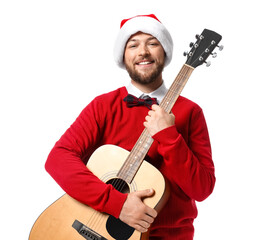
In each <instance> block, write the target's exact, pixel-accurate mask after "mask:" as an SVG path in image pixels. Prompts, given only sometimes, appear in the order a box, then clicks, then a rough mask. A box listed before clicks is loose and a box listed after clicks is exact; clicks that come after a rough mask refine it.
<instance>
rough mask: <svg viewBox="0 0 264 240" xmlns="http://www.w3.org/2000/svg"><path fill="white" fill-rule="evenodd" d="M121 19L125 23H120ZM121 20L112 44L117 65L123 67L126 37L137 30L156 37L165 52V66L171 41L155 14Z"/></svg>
mask: <svg viewBox="0 0 264 240" xmlns="http://www.w3.org/2000/svg"><path fill="white" fill-rule="evenodd" d="M123 21H125V23H124V24H123V25H122V23H123ZM123 21H122V23H121V28H120V31H119V33H118V35H117V39H116V42H115V46H114V59H115V61H116V63H117V65H118V66H119V67H121V68H125V64H124V61H123V57H124V50H125V46H126V43H127V41H128V39H129V38H130V37H131V36H132V35H133V34H135V33H137V32H143V33H147V34H150V35H152V36H153V37H155V38H157V39H158V41H159V42H160V43H161V45H162V47H163V49H164V51H165V53H166V59H165V66H167V65H168V64H169V63H170V61H171V59H172V52H173V41H172V38H171V35H170V33H169V32H168V30H167V29H166V28H165V27H164V25H163V24H162V23H161V22H160V21H159V20H157V18H156V16H155V15H153V14H152V15H140V16H136V17H133V18H130V19H127V20H126V19H125V20H123Z"/></svg>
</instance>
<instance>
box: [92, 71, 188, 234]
mask: <svg viewBox="0 0 264 240" xmlns="http://www.w3.org/2000/svg"><path fill="white" fill-rule="evenodd" d="M182 70H183V71H180V73H179V74H178V77H181V76H184V77H181V79H180V81H177V79H176V82H175V83H174V84H173V85H172V87H171V88H173V87H175V88H176V89H175V90H172V89H171V88H170V89H169V90H168V92H167V94H166V95H165V97H164V101H162V102H161V105H163V103H165V104H164V106H162V107H163V108H164V110H165V111H167V112H168V111H169V110H170V108H171V106H170V105H171V104H172V103H173V101H171V99H173V97H174V98H175V97H178V96H177V95H178V94H179V91H181V90H182V88H183V87H184V85H185V83H186V82H185V81H186V79H187V80H188V74H187V73H188V70H189V69H188V68H184V67H183V69H182ZM183 72H184V73H183ZM186 75H187V76H186ZM178 88H179V90H178ZM177 90H178V91H177ZM175 94H176V96H175ZM169 103H171V104H169ZM149 139H151V138H149V136H148V135H147V134H145V132H143V133H142V136H141V137H140V139H139V141H138V142H137V143H136V144H135V146H134V149H133V150H134V151H132V153H130V155H129V157H128V159H129V161H128V163H127V164H124V166H122V168H123V172H125V171H124V170H127V172H129V171H131V169H132V168H134V169H132V170H133V172H135V169H137V168H138V166H136V167H135V165H133V164H132V163H133V160H132V163H131V159H133V157H134V158H135V157H136V158H141V156H140V157H139V156H138V154H141V155H142V156H143V155H144V156H145V154H146V153H145V152H147V151H146V149H145V151H144V149H143V151H141V150H142V147H140V145H141V144H142V143H145V144H146V148H147V150H148V149H149V147H150V145H151V144H152V142H151V143H150V144H148V141H149ZM139 143H140V144H139ZM122 168H121V169H122ZM122 175H123V173H122V171H121V174H120V177H122ZM123 178H124V180H120V179H118V178H115V179H114V180H113V183H112V185H113V187H114V188H116V189H117V190H118V191H120V192H122V191H123V190H124V188H125V186H126V185H127V183H126V181H125V176H123ZM130 178H131V177H130ZM92 220H93V221H92ZM102 221H103V218H102V217H101V213H100V212H98V211H96V210H95V211H94V214H92V217H91V218H90V228H91V229H94V230H95V229H97V226H98V225H101V224H100V223H102ZM88 224H89V220H88V222H87V225H88Z"/></svg>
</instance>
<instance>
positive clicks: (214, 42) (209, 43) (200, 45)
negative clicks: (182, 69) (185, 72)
mask: <svg viewBox="0 0 264 240" xmlns="http://www.w3.org/2000/svg"><path fill="white" fill-rule="evenodd" d="M196 39H197V41H196V42H195V43H191V44H190V47H191V48H192V49H191V50H190V52H187V53H186V52H185V53H184V55H185V56H187V61H186V64H187V65H189V66H192V67H193V68H196V67H198V66H200V65H202V64H203V63H206V66H210V63H209V62H206V59H207V58H208V57H209V55H210V54H211V55H212V56H213V57H216V53H212V52H213V50H214V49H215V48H216V47H218V48H219V50H220V51H221V50H223V46H218V43H219V42H220V41H221V39H222V36H221V35H219V34H218V33H216V32H213V31H211V30H208V29H204V30H203V32H202V33H201V35H196Z"/></svg>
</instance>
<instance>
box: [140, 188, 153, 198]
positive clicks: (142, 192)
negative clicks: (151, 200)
mask: <svg viewBox="0 0 264 240" xmlns="http://www.w3.org/2000/svg"><path fill="white" fill-rule="evenodd" d="M154 192H155V191H154V189H152V188H151V189H145V190H140V191H137V192H135V193H136V195H137V196H138V197H140V198H145V197H150V196H152V195H153V194H154Z"/></svg>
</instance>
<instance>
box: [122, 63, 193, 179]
mask: <svg viewBox="0 0 264 240" xmlns="http://www.w3.org/2000/svg"><path fill="white" fill-rule="evenodd" d="M193 70H194V68H193V67H191V66H189V65H187V64H184V65H183V67H182V68H181V70H180V72H179V73H178V75H177V77H176V78H175V80H174V81H173V83H172V85H171V87H170V88H169V90H168V92H167V93H166V95H165V96H164V98H163V99H162V101H161V103H160V107H161V108H163V109H164V110H165V111H166V112H168V113H169V112H170V111H171V109H172V107H173V105H174V104H175V102H176V101H177V99H178V97H179V95H180V94H181V92H182V90H183V88H184V86H185V84H186V83H187V81H188V79H189V78H190V76H191V74H192V72H193ZM152 143H153V139H152V137H151V136H150V134H149V133H148V131H147V129H146V128H145V129H144V130H143V132H142V134H141V135H140V137H139V139H138V141H137V142H136V144H135V146H134V147H133V149H132V150H131V152H130V154H129V156H128V157H127V159H126V161H125V163H124V164H123V166H122V167H121V169H120V170H119V172H118V174H117V176H118V177H119V178H121V179H123V180H125V181H126V182H128V183H131V182H132V180H133V178H134V176H135V175H136V173H137V171H138V169H139V168H140V166H141V164H142V162H143V161H144V158H145V156H146V154H147V152H148V151H149V148H150V147H151V144H152Z"/></svg>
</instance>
